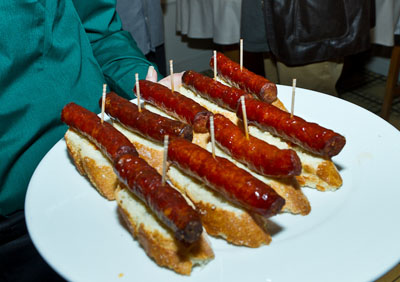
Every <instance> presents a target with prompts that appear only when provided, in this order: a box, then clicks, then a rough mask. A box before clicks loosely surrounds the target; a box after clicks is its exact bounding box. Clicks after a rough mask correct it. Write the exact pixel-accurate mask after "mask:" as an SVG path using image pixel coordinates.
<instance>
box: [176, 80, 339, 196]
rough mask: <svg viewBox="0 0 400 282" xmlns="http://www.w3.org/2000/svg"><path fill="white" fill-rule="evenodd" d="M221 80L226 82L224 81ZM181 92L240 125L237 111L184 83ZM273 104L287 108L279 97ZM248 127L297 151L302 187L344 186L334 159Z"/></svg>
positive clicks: (280, 146) (331, 189)
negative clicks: (214, 101)
mask: <svg viewBox="0 0 400 282" xmlns="http://www.w3.org/2000/svg"><path fill="white" fill-rule="evenodd" d="M221 82H222V83H224V82H223V81H221ZM179 92H180V93H181V94H182V95H184V96H186V97H188V98H191V99H193V100H195V101H196V102H197V103H199V104H200V105H202V106H203V107H205V108H206V109H208V110H209V111H211V112H213V113H214V114H216V113H219V114H222V115H224V116H225V117H227V118H229V119H230V120H231V121H232V122H233V123H234V124H237V125H240V120H239V119H238V118H237V116H236V113H234V112H232V111H230V110H227V109H224V108H222V107H219V106H218V105H216V104H215V103H212V102H210V101H209V100H207V99H205V98H203V97H201V96H200V95H196V94H195V93H193V92H192V91H191V90H189V89H187V88H185V87H184V86H183V85H182V86H181V87H180V89H179ZM273 105H275V106H277V107H278V108H280V109H282V110H286V109H285V107H284V105H283V103H282V102H281V101H280V100H279V99H277V100H276V101H275V102H274V103H273ZM248 128H249V133H250V134H251V135H253V136H254V137H257V138H259V139H261V140H264V141H266V142H268V143H270V144H272V145H275V146H277V147H278V148H280V149H288V148H290V149H293V150H295V151H296V153H297V155H298V156H299V158H300V160H301V163H302V167H303V170H302V173H301V175H300V176H297V177H296V179H297V181H298V182H299V184H300V185H301V186H302V187H309V188H316V189H318V190H320V191H335V190H337V189H338V188H340V187H341V186H342V183H343V181H342V178H341V176H340V174H339V171H338V170H337V168H336V166H335V164H334V163H333V162H332V160H330V159H325V158H322V157H319V156H317V155H314V154H311V153H309V152H306V151H305V150H303V149H301V148H300V147H298V146H291V145H289V144H288V143H287V142H286V141H284V140H283V139H281V138H279V137H275V136H272V135H271V134H270V133H269V132H266V131H262V130H260V129H259V128H258V127H256V126H254V125H249V126H248Z"/></svg>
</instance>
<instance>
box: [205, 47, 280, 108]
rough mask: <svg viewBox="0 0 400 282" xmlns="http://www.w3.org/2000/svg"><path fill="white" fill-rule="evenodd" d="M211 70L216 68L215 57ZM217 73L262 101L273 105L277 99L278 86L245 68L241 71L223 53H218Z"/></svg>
mask: <svg viewBox="0 0 400 282" xmlns="http://www.w3.org/2000/svg"><path fill="white" fill-rule="evenodd" d="M210 66H211V68H214V56H213V57H212V58H211V60H210ZM217 72H218V75H220V76H221V77H222V79H224V80H225V81H227V82H229V83H230V84H232V85H234V86H236V87H238V88H240V89H243V90H244V91H246V92H249V93H251V94H254V95H255V96H257V97H258V98H259V99H260V100H261V101H265V102H267V103H272V102H273V101H275V100H276V97H277V88H276V84H275V83H273V82H271V81H269V80H268V79H266V78H265V77H262V76H260V75H257V74H255V73H253V72H251V71H249V70H248V69H246V68H245V67H243V68H242V70H240V65H239V64H238V63H236V62H234V61H232V60H231V59H229V58H228V57H226V56H224V55H223V54H222V53H219V52H217Z"/></svg>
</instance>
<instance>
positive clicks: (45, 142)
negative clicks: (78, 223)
mask: <svg viewBox="0 0 400 282" xmlns="http://www.w3.org/2000/svg"><path fill="white" fill-rule="evenodd" d="M115 5H116V4H115V0H91V1H86V0H59V1H51V0H41V1H31V0H29V1H28V0H18V1H4V0H0V19H1V20H0V38H1V41H0V91H1V94H0V159H1V161H0V280H1V281H8V280H10V281H13V280H19V281H23V280H24V278H26V279H27V280H29V281H34V280H41V278H42V277H43V276H42V275H45V274H44V273H48V272H46V271H48V270H47V269H46V266H43V265H45V264H44V263H43V265H42V267H38V266H37V265H41V264H40V263H38V262H37V261H38V260H39V259H40V256H39V255H38V254H37V253H34V252H35V249H34V248H33V246H32V243H31V242H30V239H29V235H28V234H27V232H26V227H25V221H24V215H23V208H24V199H25V194H26V190H27V187H28V183H29V180H30V178H31V176H32V174H33V172H34V170H35V168H36V166H37V165H38V164H39V162H40V160H41V159H42V158H43V157H44V155H45V154H46V153H47V152H48V151H49V150H50V149H51V147H52V146H53V145H54V144H55V143H56V142H57V141H58V140H60V138H62V136H63V134H64V133H65V131H66V130H67V127H66V126H65V125H64V124H62V123H61V121H60V113H61V110H62V108H63V107H64V105H66V104H67V103H69V102H75V103H77V104H79V105H81V106H83V107H85V108H87V109H89V110H91V111H93V112H97V113H98V112H99V111H100V109H99V106H98V101H99V99H100V97H101V95H102V87H103V83H106V84H107V85H108V88H109V89H111V90H113V91H115V92H116V93H118V94H119V95H121V96H123V97H126V98H130V99H132V98H134V95H133V91H132V88H133V86H134V84H135V73H138V74H139V78H140V79H145V78H147V79H150V80H153V81H156V80H157V73H156V71H155V69H154V68H152V67H151V66H152V64H151V63H150V62H149V61H148V60H147V59H146V58H145V56H144V55H143V54H142V53H141V51H140V50H139V48H138V47H137V45H136V43H135V41H134V40H133V39H132V37H131V35H130V34H129V33H128V32H126V31H123V30H122V27H121V22H120V19H119V17H118V15H117V14H116V12H115ZM153 67H155V68H156V66H153ZM164 82H165V83H166V84H168V78H166V79H164ZM29 248H31V249H32V250H31V252H28V253H26V252H27V250H29ZM22 256H23V259H22V258H21V257H22ZM21 263H22V264H21ZM32 265H35V267H33V266H32Z"/></svg>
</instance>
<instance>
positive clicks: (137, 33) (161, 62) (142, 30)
mask: <svg viewBox="0 0 400 282" xmlns="http://www.w3.org/2000/svg"><path fill="white" fill-rule="evenodd" d="M116 9H117V13H118V15H119V16H120V18H121V21H122V28H123V29H124V30H126V31H129V32H130V34H131V35H132V37H133V38H134V39H135V41H136V43H137V45H138V47H139V49H140V50H141V51H142V52H143V54H145V56H146V58H147V59H148V60H149V61H150V62H153V63H155V64H156V65H157V66H158V70H159V71H160V73H161V74H162V75H163V76H166V75H167V73H166V61H165V46H164V22H163V13H162V9H161V2H160V0H117V7H116Z"/></svg>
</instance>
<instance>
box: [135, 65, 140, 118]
mask: <svg viewBox="0 0 400 282" xmlns="http://www.w3.org/2000/svg"><path fill="white" fill-rule="evenodd" d="M135 79H136V97H137V105H138V109H139V112H141V111H142V106H141V105H140V87H139V74H138V73H135Z"/></svg>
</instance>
